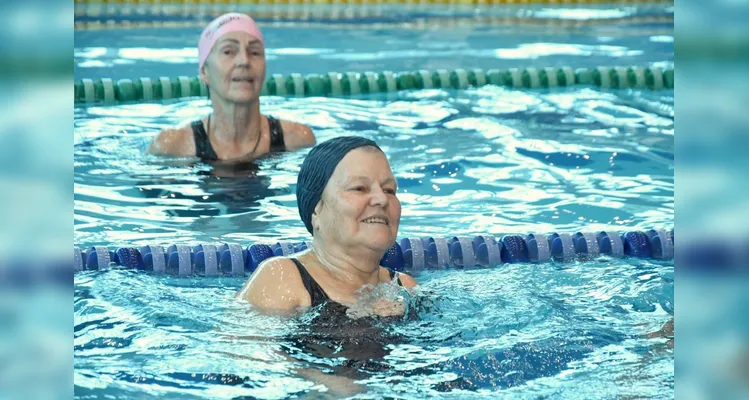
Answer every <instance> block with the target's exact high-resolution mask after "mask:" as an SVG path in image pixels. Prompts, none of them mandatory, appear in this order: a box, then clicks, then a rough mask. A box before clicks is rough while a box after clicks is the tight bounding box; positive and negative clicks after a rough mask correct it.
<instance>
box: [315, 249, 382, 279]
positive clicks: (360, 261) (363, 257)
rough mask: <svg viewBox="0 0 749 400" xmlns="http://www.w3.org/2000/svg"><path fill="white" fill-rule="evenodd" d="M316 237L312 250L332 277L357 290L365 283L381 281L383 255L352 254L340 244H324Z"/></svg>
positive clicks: (373, 253)
mask: <svg viewBox="0 0 749 400" xmlns="http://www.w3.org/2000/svg"><path fill="white" fill-rule="evenodd" d="M321 242H322V240H320V239H318V238H315V240H314V244H313V245H312V252H313V254H314V255H315V256H316V257H317V260H318V262H319V263H320V264H321V265H322V266H323V267H324V268H325V269H326V270H327V271H328V272H329V273H330V275H331V276H332V277H334V278H335V279H336V280H339V281H341V282H343V283H346V284H348V285H350V286H351V287H352V289H354V290H356V289H358V288H360V287H362V286H364V285H368V284H376V283H380V260H381V259H382V255H380V256H379V257H378V256H377V254H376V252H368V251H365V252H367V253H370V254H360V253H359V252H357V254H356V256H352V255H351V254H349V253H350V252H347V251H346V250H345V249H343V248H341V247H340V246H335V245H327V244H322V243H321Z"/></svg>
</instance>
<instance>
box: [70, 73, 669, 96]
mask: <svg viewBox="0 0 749 400" xmlns="http://www.w3.org/2000/svg"><path fill="white" fill-rule="evenodd" d="M484 85H497V86H506V87H511V88H523V89H543V88H555V87H566V86H573V85H588V86H597V87H600V88H601V89H626V88H634V89H641V90H664V89H673V87H674V70H673V68H667V69H661V68H659V67H639V66H635V67H596V68H578V69H572V67H553V68H552V67H547V68H534V67H531V68H510V69H505V70H500V69H491V70H487V71H484V70H481V69H455V70H451V71H448V70H444V69H440V70H436V71H428V70H420V71H413V72H409V71H407V72H397V73H396V72H391V71H383V72H363V73H361V72H346V73H338V72H329V73H327V74H309V75H306V76H302V75H301V74H298V73H293V74H290V75H281V74H272V75H271V76H270V77H269V78H267V79H266V81H265V84H264V85H263V88H262V91H261V95H263V96H297V97H303V96H306V97H341V96H350V95H358V94H369V93H392V92H397V91H402V90H419V89H431V88H439V89H466V88H469V87H474V88H475V87H481V86H484ZM207 92H208V91H207V87H206V86H205V84H204V83H203V82H202V81H201V80H200V79H199V77H198V76H193V77H187V76H179V77H172V78H170V77H160V78H158V79H156V80H154V79H150V78H139V79H135V80H130V79H120V80H117V81H114V80H112V79H110V78H102V79H99V80H96V81H93V80H91V79H81V80H80V81H79V82H76V83H75V84H74V96H75V104H80V105H86V104H88V105H116V104H126V103H146V102H158V101H162V100H171V99H181V98H190V97H205V96H206V93H207Z"/></svg>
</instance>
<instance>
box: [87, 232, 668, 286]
mask: <svg viewBox="0 0 749 400" xmlns="http://www.w3.org/2000/svg"><path fill="white" fill-rule="evenodd" d="M310 246H311V242H308V241H303V242H292V241H278V242H275V243H273V244H271V245H268V244H252V245H249V246H247V247H242V246H241V245H239V244H221V245H220V246H215V245H213V244H198V245H196V246H187V245H182V244H177V245H170V246H167V247H166V250H165V248H164V247H162V246H158V245H149V246H143V247H140V248H134V247H119V248H116V249H114V250H112V249H111V248H110V247H106V246H95V247H90V248H88V249H87V250H81V249H80V248H79V247H75V248H74V249H73V262H74V271H75V272H80V271H88V270H102V269H107V268H111V267H118V266H119V267H123V268H127V269H135V270H140V271H148V272H152V273H155V274H167V275H175V276H247V275H248V274H252V272H253V271H255V269H256V268H257V267H258V265H260V263H262V262H263V261H264V260H266V259H268V258H270V257H275V256H289V255H291V254H294V253H297V252H300V251H303V250H306V249H307V248H309V247H310ZM600 256H606V257H610V258H622V257H637V258H650V259H656V260H672V259H673V257H674V230H673V229H671V230H670V231H668V230H664V229H651V230H649V231H627V232H624V233H621V234H620V233H619V232H615V231H601V232H575V233H574V234H567V233H551V234H542V233H531V234H528V235H525V236H520V235H504V236H501V237H499V238H495V237H494V236H491V235H477V236H473V237H468V236H453V237H450V238H442V237H421V238H402V239H400V241H397V242H395V243H393V246H392V247H391V248H390V249H389V250H388V251H387V252H386V253H385V254H384V255H383V257H382V260H381V261H380V265H382V266H384V267H388V268H392V269H394V270H396V271H406V272H411V273H418V272H419V271H422V270H427V269H442V268H472V267H477V266H478V267H484V268H487V267H493V266H498V265H503V264H506V263H546V262H562V263H564V262H573V261H575V260H590V259H595V258H598V257H600Z"/></svg>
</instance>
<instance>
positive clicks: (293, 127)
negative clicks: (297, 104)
mask: <svg viewBox="0 0 749 400" xmlns="http://www.w3.org/2000/svg"><path fill="white" fill-rule="evenodd" d="M268 118H273V117H270V116H269V117H268ZM278 121H279V122H280V123H281V129H282V130H283V140H284V143H285V145H286V148H287V149H288V150H296V149H300V148H304V147H312V146H314V145H315V144H316V142H317V139H316V138H315V133H314V132H313V131H312V128H310V127H309V126H307V125H305V124H302V123H299V122H294V121H289V120H285V119H279V120H278Z"/></svg>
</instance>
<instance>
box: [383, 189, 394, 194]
mask: <svg viewBox="0 0 749 400" xmlns="http://www.w3.org/2000/svg"><path fill="white" fill-rule="evenodd" d="M385 193H387V194H395V189H385Z"/></svg>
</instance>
